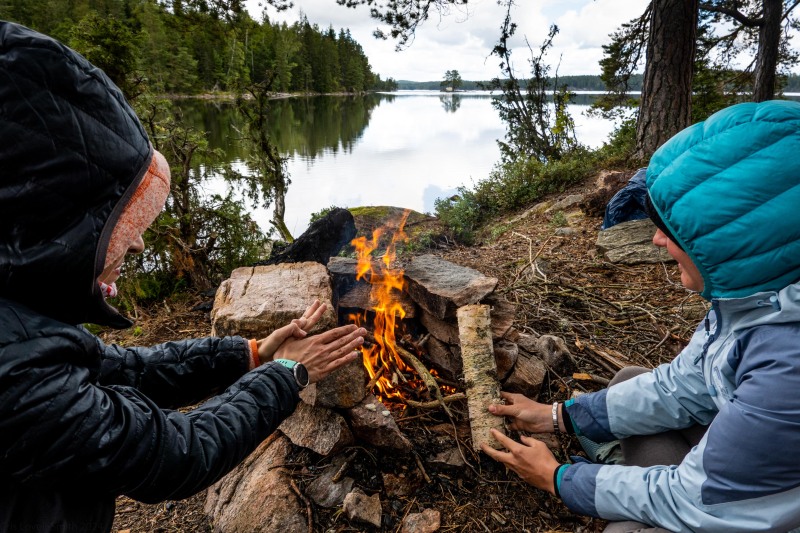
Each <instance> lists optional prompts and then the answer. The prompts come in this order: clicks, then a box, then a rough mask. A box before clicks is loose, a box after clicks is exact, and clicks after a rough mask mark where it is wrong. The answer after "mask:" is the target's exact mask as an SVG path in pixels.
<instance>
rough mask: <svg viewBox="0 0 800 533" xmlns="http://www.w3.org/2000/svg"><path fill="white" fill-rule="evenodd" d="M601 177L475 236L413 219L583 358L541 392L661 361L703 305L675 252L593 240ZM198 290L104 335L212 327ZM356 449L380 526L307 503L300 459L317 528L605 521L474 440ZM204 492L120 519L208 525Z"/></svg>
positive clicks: (533, 326)
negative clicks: (625, 254) (471, 241)
mask: <svg viewBox="0 0 800 533" xmlns="http://www.w3.org/2000/svg"><path fill="white" fill-rule="evenodd" d="M598 187H599V185H598V183H596V182H594V181H592V182H591V183H587V184H584V185H582V186H580V187H576V188H574V189H573V190H570V191H566V192H564V193H562V194H559V195H556V196H554V197H553V198H550V199H549V200H548V202H547V203H544V204H541V205H538V206H531V208H529V209H528V210H527V211H524V212H520V213H516V214H515V215H513V216H510V217H507V218H505V219H503V220H498V221H497V222H496V223H495V224H493V225H492V226H491V227H490V228H486V229H485V230H484V231H483V233H482V234H481V237H480V239H479V243H478V244H476V245H475V246H470V247H462V246H456V245H454V244H452V243H451V242H449V241H448V240H447V239H443V238H439V237H438V235H439V232H438V229H437V227H436V223H435V221H428V222H425V221H420V222H415V225H420V226H421V227H417V228H415V231H414V233H415V234H416V235H420V234H423V235H425V239H424V243H425V244H426V245H427V247H423V246H420V245H419V244H413V245H411V246H409V247H408V248H409V251H408V252H407V253H434V254H436V255H439V256H441V257H443V258H445V259H447V260H449V261H452V262H454V263H457V264H460V265H464V266H468V267H472V268H474V269H477V270H479V271H481V272H483V273H484V274H486V275H489V276H493V277H496V278H498V279H499V280H500V282H499V287H498V291H500V292H501V293H502V294H504V295H505V296H506V298H507V299H508V300H509V301H512V302H514V303H516V305H517V314H516V320H515V327H516V328H517V329H518V330H520V331H522V332H525V333H529V334H532V335H544V334H550V335H556V336H559V337H561V338H563V339H564V340H565V342H566V344H567V346H568V348H569V350H570V352H571V353H572V356H573V357H574V359H575V362H576V364H577V368H576V369H575V371H574V372H572V373H571V374H566V375H558V374H557V373H556V372H555V371H552V370H551V371H550V372H549V374H548V380H547V382H546V384H545V385H546V386H545V390H543V392H542V394H541V396H540V401H544V402H550V401H555V400H564V399H567V398H568V397H569V396H570V395H571V394H572V393H573V392H575V391H593V390H597V389H599V388H601V387H603V386H604V385H605V383H607V380H608V379H609V378H610V377H611V376H613V373H614V372H615V371H616V370H617V369H618V368H620V367H621V366H626V365H640V366H647V367H653V366H655V365H658V364H660V363H663V362H666V361H669V360H671V359H672V358H673V357H674V356H675V354H677V353H678V352H679V351H680V349H681V348H682V347H683V346H684V345H685V343H686V342H687V341H688V339H689V337H690V335H691V332H692V331H693V330H694V327H695V325H696V324H697V322H698V321H699V320H700V319H701V318H702V316H703V315H704V314H705V311H706V308H705V306H704V304H703V300H701V299H700V298H699V297H698V296H696V295H693V294H690V293H688V292H687V291H686V290H684V289H683V288H682V287H681V285H680V274H679V272H678V269H677V266H676V265H675V264H674V263H656V264H638V265H623V264H619V263H612V262H610V261H608V260H607V259H606V258H605V257H604V256H603V255H602V254H601V253H599V252H598V250H597V246H596V241H597V235H598V231H599V229H600V224H601V221H602V216H601V209H598V205H604V203H603V201H601V200H598V199H597V198H593V195H594V194H595V193H596V191H597V190H598ZM558 202H561V203H560V204H559V203H558ZM200 301H202V298H200V297H198V298H194V299H193V298H187V299H184V300H181V301H167V302H163V303H160V304H158V305H155V306H153V307H150V308H147V309H137V310H136V311H137V315H138V316H137V327H136V328H133V329H131V330H128V331H126V332H114V333H113V334H112V333H107V334H106V337H107V340H110V341H114V342H123V343H131V344H132V343H135V344H154V343H157V342H161V341H164V340H169V339H178V338H188V337H194V336H202V335H207V334H209V331H210V321H209V317H208V313H207V312H203V311H194V310H192V308H193V307H194V306H195V305H196V304H197V303H198V302H200ZM398 424H399V425H400V426H401V427H402V429H403V431H404V432H405V433H406V434H407V435H408V436H409V437H410V438H411V440H412V441H413V442H414V443H415V445H417V446H419V447H420V453H419V454H418V455H420V456H423V457H424V456H425V454H426V453H430V452H433V451H435V450H436V449H438V447H441V446H446V445H448V444H453V443H457V444H461V445H462V446H461V447H462V449H463V450H468V449H469V446H463V444H464V441H465V440H466V439H467V435H468V431H464V430H465V425H464V423H463V421H460V423H456V424H450V423H448V421H447V419H446V418H443V416H442V415H441V413H438V414H437V413H411V412H408V413H405V414H403V415H402V416H400V417H399V418H398ZM551 444H552V446H553V447H554V448H555V449H556V453H557V455H560V458H561V459H563V460H567V457H568V456H569V455H575V454H577V453H580V448H579V446H577V443H576V442H574V441H573V440H572V439H571V438H569V437H561V438H560V440H557V441H553V442H552V443H551ZM353 452H354V455H360V456H362V458H363V461H360V462H358V461H356V462H354V463H353V464H354V465H355V466H353V467H352V468H351V472H350V475H351V476H352V477H353V478H354V479H355V480H356V484H357V485H358V486H360V487H362V488H363V489H364V491H365V492H367V493H375V492H379V493H381V495H382V497H381V502H382V506H383V509H382V513H383V522H382V527H381V528H374V527H373V526H368V525H365V524H363V523H359V522H356V521H350V520H348V518H347V517H346V516H345V514H344V513H342V512H341V510H337V509H336V508H334V509H323V508H318V507H317V506H315V505H313V503H312V502H311V501H310V500H309V499H308V498H307V497H306V496H305V495H304V490H305V488H306V487H307V486H308V483H310V482H311V481H312V480H313V479H314V478H315V477H316V476H317V475H319V474H318V469H316V468H315V467H313V466H312V467H311V468H309V467H307V466H297V467H296V468H293V469H292V470H291V475H292V479H293V491H295V493H296V494H297V496H298V498H300V500H301V501H303V502H305V504H304V506H306V507H307V510H308V517H307V518H308V531H309V532H312V531H324V532H328V531H330V532H344V531H391V532H397V531H401V530H402V524H403V519H404V518H406V517H408V516H409V515H414V514H416V513H421V512H423V511H424V510H426V509H428V510H433V511H436V512H438V513H439V516H440V521H441V526H440V528H439V531H445V532H446V531H469V532H473V531H474V532H483V531H490V532H494V531H498V532H499V531H508V532H512V531H513V532H519V531H549V532H562V531H563V532H567V531H581V532H593V531H602V529H603V527H604V526H605V523H604V522H603V521H601V520H596V519H588V518H585V517H581V516H577V515H575V514H573V513H571V512H570V511H569V510H568V509H566V508H565V507H564V506H563V505H562V504H561V503H560V502H559V501H558V500H556V499H555V498H553V497H552V496H550V495H549V494H546V493H543V492H541V491H539V490H537V489H533V488H531V487H529V486H528V485H526V484H525V483H524V482H522V481H520V480H519V478H518V477H517V476H516V475H515V474H514V473H513V472H506V471H505V470H504V469H503V468H500V467H498V465H497V464H495V463H493V462H492V461H490V460H488V459H487V458H486V457H485V456H482V454H481V456H478V455H476V454H472V453H471V452H468V451H467V452H466V455H465V456H464V458H465V459H466V460H467V464H466V468H460V469H457V470H455V471H448V470H447V469H446V468H444V469H438V470H436V471H433V470H432V471H430V472H428V471H426V469H425V468H424V466H422V465H421V464H419V465H418V464H415V461H414V460H413V459H410V458H409V457H393V456H390V455H382V454H380V453H378V452H376V451H375V450H371V449H366V448H356V449H354V450H353ZM296 459H297V461H296V464H297V465H315V464H318V463H319V462H320V459H319V458H317V457H312V456H311V452H308V451H304V450H303V449H298V450H296ZM319 466H322V465H319ZM428 470H430V468H428ZM387 476H388V477H387ZM398 478H400V479H404V480H406V481H405V482H404V488H405V490H403V487H401V488H400V490H397V489H396V487H395V489H393V490H389V487H387V486H386V481H387V480H388V479H398ZM389 492H391V494H389ZM204 501H205V493H201V494H199V495H196V496H194V497H192V498H189V499H187V500H183V501H178V502H166V503H161V504H157V505H144V504H141V503H138V502H135V501H132V500H129V499H127V498H124V497H123V498H120V499H119V501H118V508H117V515H116V520H115V523H114V531H125V530H127V531H131V532H154V531H161V532H172V531H185V532H204V531H211V530H212V525H211V523H210V520H209V519H208V518H207V517H206V516H205V514H204V512H203V505H204ZM257 526H258V525H254V530H257ZM418 531H424V529H418Z"/></svg>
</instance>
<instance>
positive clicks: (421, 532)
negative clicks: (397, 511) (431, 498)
mask: <svg viewBox="0 0 800 533" xmlns="http://www.w3.org/2000/svg"><path fill="white" fill-rule="evenodd" d="M441 523H442V518H441V514H440V513H439V511H434V510H433V509H425V510H424V511H422V512H421V513H412V514H410V515H408V516H407V517H405V518H404V519H403V528H402V529H401V530H400V531H401V532H402V533H433V532H434V531H437V530H438V529H439V528H440V527H441Z"/></svg>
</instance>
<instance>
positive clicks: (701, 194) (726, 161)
mask: <svg viewBox="0 0 800 533" xmlns="http://www.w3.org/2000/svg"><path fill="white" fill-rule="evenodd" d="M647 184H648V187H649V191H650V195H651V199H652V202H653V204H654V207H655V208H656V209H657V210H658V211H659V214H660V215H661V217H662V219H663V222H664V223H665V224H666V226H667V228H668V229H669V230H670V231H671V232H672V233H673V235H674V236H675V238H676V240H677V241H678V244H680V245H681V246H682V247H683V248H684V250H686V252H687V253H688V254H689V256H690V257H691V258H692V260H693V261H694V263H695V265H696V266H697V267H698V268H699V270H700V272H701V274H702V275H703V278H704V284H705V285H704V291H703V296H705V297H706V298H708V299H710V300H711V303H712V310H711V312H710V313H709V316H708V320H707V321H705V324H704V325H701V326H700V327H699V328H698V329H697V331H696V333H695V334H694V335H693V337H692V339H691V341H690V343H689V344H688V346H687V347H686V348H685V349H684V350H683V351H682V352H681V353H680V355H678V357H676V358H675V360H673V361H672V362H671V363H670V364H665V365H661V366H659V367H658V368H656V369H655V370H653V372H650V373H646V374H642V375H640V376H637V377H635V378H633V379H630V380H628V381H625V382H623V383H620V384H618V385H615V386H613V387H610V388H608V389H606V390H603V391H600V392H597V393H593V394H585V395H582V396H580V397H578V398H577V399H576V400H575V402H574V403H572V404H570V405H567V406H565V408H566V409H567V412H568V413H569V415H570V418H571V419H572V421H573V424H574V426H575V428H576V431H577V432H578V433H581V434H583V435H586V436H587V437H589V438H590V439H592V440H595V441H608V440H612V439H615V438H625V437H629V436H634V435H648V434H655V433H661V432H664V431H666V430H670V429H680V428H685V427H688V426H690V425H691V424H695V423H700V424H704V425H705V424H708V425H709V427H708V430H707V432H706V434H705V436H704V437H703V439H702V440H701V442H700V443H699V444H698V445H697V446H696V447H694V448H693V449H692V450H691V451H690V452H689V454H688V455H687V456H686V457H685V458H684V459H683V461H682V462H681V463H680V464H677V465H656V466H651V467H648V468H640V467H633V466H620V465H598V464H590V463H586V462H584V463H577V464H574V465H570V466H569V467H567V469H566V470H565V471H564V473H563V477H562V478H561V483H560V484H559V489H560V494H561V497H562V499H563V500H564V503H565V504H566V505H567V506H568V507H569V508H570V509H572V510H574V511H576V512H579V513H582V514H588V515H593V516H598V517H601V518H606V519H609V520H636V521H638V522H644V523H647V524H651V525H654V526H660V527H662V528H665V529H668V530H669V531H680V532H684V531H687V532H689V531H702V532H713V531H716V532H720V533H723V532H724V533H731V532H742V533H744V532H751V531H775V532H785V531H788V530H791V529H793V528H798V527H800V461H798V460H797V458H796V456H795V455H796V454H795V453H794V452H795V451H796V450H800V400H798V399H797V394H796V391H797V390H800V282H798V279H800V249H799V248H800V245H798V239H799V238H800V103H797V102H777V101H776V102H764V103H761V104H752V103H747V104H740V105H737V106H733V107H731V108H728V109H725V110H723V111H720V112H719V113H717V114H715V115H713V116H712V117H711V118H709V119H708V120H707V121H706V122H704V123H700V124H696V125H694V126H692V127H690V128H688V129H686V130H684V131H683V132H681V133H679V134H678V135H676V136H675V137H674V138H673V139H671V140H670V141H669V142H667V143H666V144H665V145H664V146H663V147H662V148H661V149H659V150H658V152H657V153H656V154H655V155H654V156H653V159H652V161H651V163H650V167H649V169H648V173H647Z"/></svg>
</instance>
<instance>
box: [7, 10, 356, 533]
mask: <svg viewBox="0 0 800 533" xmlns="http://www.w3.org/2000/svg"><path fill="white" fill-rule="evenodd" d="M168 191H169V167H168V165H167V164H166V161H165V160H164V158H163V157H162V156H161V155H160V154H158V153H157V152H155V151H154V150H153V148H152V146H151V145H150V142H149V140H148V137H147V135H146V133H145V131H144V129H143V128H142V126H141V124H140V122H139V120H138V119H137V117H136V115H135V114H134V112H133V111H132V109H131V108H130V106H129V105H128V104H127V102H125V100H124V98H123V96H122V94H121V93H120V91H119V89H118V88H117V87H116V86H114V84H113V83H111V82H110V81H109V79H108V78H107V77H106V76H105V74H103V72H101V71H100V70H99V69H97V68H95V67H94V66H93V65H91V64H90V63H89V62H87V61H86V60H85V59H84V58H83V57H81V56H80V55H78V54H77V53H75V52H74V51H72V50H70V49H69V48H67V47H65V46H63V45H61V44H60V43H58V42H57V41H55V40H53V39H50V38H48V37H46V36H43V35H41V34H38V33H36V32H34V31H31V30H29V29H27V28H24V27H22V26H19V25H15V24H11V23H7V22H2V21H0V531H3V532H6V531H48V532H67V531H81V532H84V531H109V530H110V528H111V525H112V522H113V518H114V502H115V499H116V497H117V496H118V495H123V494H124V495H128V496H130V497H131V498H135V499H137V500H140V501H143V502H148V503H153V502H158V501H162V500H165V499H180V498H185V497H188V496H190V495H192V494H195V493H197V492H198V491H200V490H202V489H204V488H206V487H208V486H209V485H211V484H212V483H214V482H215V481H217V480H218V479H220V478H221V477H222V476H223V475H225V474H226V473H227V472H229V471H230V470H231V469H232V468H234V467H235V466H236V465H237V464H238V463H240V462H241V461H242V460H243V459H244V458H245V457H246V456H247V455H248V454H249V453H250V452H252V451H253V450H254V449H255V448H256V446H257V445H258V444H259V443H260V442H261V441H263V439H264V438H265V437H267V436H268V435H269V434H270V433H271V432H272V431H273V430H274V429H275V428H276V427H277V426H278V424H280V422H281V421H282V420H283V419H284V418H286V417H287V416H288V415H289V414H291V413H292V411H293V410H294V408H295V406H296V405H297V403H298V401H299V396H298V393H299V390H300V388H301V387H302V386H304V385H306V384H307V383H308V382H314V381H316V380H318V379H321V378H322V377H324V376H325V375H327V374H328V373H329V372H331V371H332V370H333V369H335V368H338V367H339V366H341V365H343V364H345V363H347V362H349V361H352V360H353V359H354V358H356V357H357V352H355V350H356V348H357V347H358V346H359V345H360V344H361V343H362V342H363V335H364V334H365V331H364V330H363V329H360V328H356V326H353V325H351V326H343V327H341V328H336V329H333V330H330V331H327V332H324V333H321V334H319V335H314V336H307V335H306V333H305V332H306V331H308V330H309V329H310V328H311V326H313V325H314V323H315V322H316V321H317V320H318V318H319V317H320V316H321V314H322V312H324V306H322V305H320V304H319V303H318V302H317V303H315V304H314V305H312V306H311V307H310V308H309V309H308V310H307V311H306V313H305V314H304V315H303V317H300V318H299V319H297V320H295V321H293V322H292V323H291V324H288V325H287V326H285V327H283V328H280V329H279V330H277V331H275V332H273V333H272V334H270V335H269V336H268V337H266V338H264V339H261V340H260V341H248V340H246V339H243V338H241V337H235V336H234V337H224V338H205V339H193V340H184V341H179V342H169V343H165V344H162V345H159V346H155V347H152V348H128V347H119V346H112V345H106V344H104V343H103V342H101V340H100V339H98V338H97V337H95V336H94V335H92V334H90V333H89V332H88V331H87V330H86V329H85V328H83V327H82V326H81V324H83V323H88V322H91V323H95V324H101V325H106V326H112V327H117V328H121V327H127V326H129V325H130V322H129V321H128V319H126V318H125V317H123V316H122V315H121V314H120V313H119V312H118V311H117V310H116V309H115V308H114V307H112V306H111V305H109V304H108V303H106V301H105V297H106V296H107V295H110V294H113V293H114V290H115V288H114V281H115V280H116V278H117V277H118V276H119V265H120V264H121V262H122V259H123V258H124V256H125V254H126V253H137V252H140V251H141V250H142V248H143V242H142V239H141V235H142V232H143V231H144V229H145V228H146V227H147V225H149V224H150V223H152V221H153V219H154V218H155V216H156V215H157V214H158V211H160V209H161V208H162V207H163V205H164V201H165V199H166V196H167V193H168ZM273 359H275V360H273ZM304 370H305V372H304ZM220 391H222V392H220ZM215 393H217V395H216V396H213V397H211V399H210V400H207V401H205V402H204V403H203V404H202V405H200V406H199V407H197V408H195V409H193V410H191V411H189V412H187V413H182V412H178V411H173V410H171V409H172V408H174V407H177V406H182V405H192V404H194V403H196V402H198V401H201V400H203V399H204V398H208V397H209V396H210V395H212V394H215Z"/></svg>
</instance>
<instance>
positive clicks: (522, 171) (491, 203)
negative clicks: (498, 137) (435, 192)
mask: <svg viewBox="0 0 800 533" xmlns="http://www.w3.org/2000/svg"><path fill="white" fill-rule="evenodd" d="M598 162H599V158H598V156H597V155H596V154H595V153H594V152H589V151H587V150H584V149H576V150H573V151H572V152H570V153H569V154H567V155H565V156H564V157H563V158H561V159H559V160H552V161H549V162H543V161H540V160H539V159H537V158H535V157H527V158H526V157H524V156H520V157H517V158H515V159H511V158H506V159H504V160H503V161H502V162H500V163H499V164H498V165H497V166H495V168H494V170H492V172H491V173H490V175H489V177H488V178H486V179H484V180H481V181H478V182H477V183H476V184H475V185H474V187H473V188H472V189H467V188H466V187H459V189H458V194H457V195H456V196H453V197H450V198H439V199H437V200H436V201H435V202H434V206H435V211H436V216H437V217H439V219H440V220H441V221H442V222H443V223H444V224H445V226H446V227H447V228H448V229H449V230H450V231H451V232H452V233H453V236H454V237H455V238H456V239H457V240H459V241H461V242H464V243H466V244H470V243H472V242H474V240H475V237H476V232H477V230H478V229H480V227H481V226H483V225H484V224H486V223H487V222H488V221H490V220H492V219H493V218H495V217H497V216H498V215H500V214H503V213H510V212H513V211H515V210H518V209H520V208H522V207H526V206H528V205H531V204H533V203H535V202H537V201H539V200H540V199H541V198H542V197H543V196H544V195H546V194H550V193H554V192H559V191H563V190H565V189H566V188H567V187H569V186H570V185H573V184H575V183H578V182H580V181H583V180H584V179H586V177H587V176H589V175H590V174H591V173H592V172H593V171H594V170H595V169H596V168H597V165H598Z"/></svg>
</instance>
